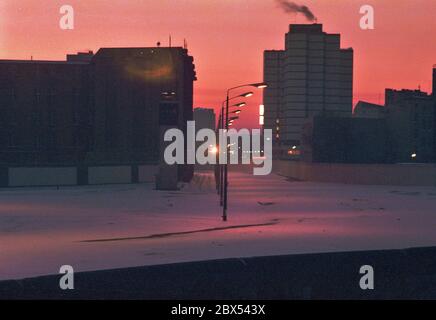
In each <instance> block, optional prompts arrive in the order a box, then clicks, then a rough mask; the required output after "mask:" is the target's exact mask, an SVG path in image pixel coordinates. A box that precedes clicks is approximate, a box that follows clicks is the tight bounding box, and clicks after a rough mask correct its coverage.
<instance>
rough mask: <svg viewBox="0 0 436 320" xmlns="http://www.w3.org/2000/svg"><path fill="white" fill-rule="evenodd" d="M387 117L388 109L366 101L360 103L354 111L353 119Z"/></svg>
mask: <svg viewBox="0 0 436 320" xmlns="http://www.w3.org/2000/svg"><path fill="white" fill-rule="evenodd" d="M386 115H387V108H385V107H384V106H382V105H379V104H375V103H369V102H365V101H359V102H358V103H357V105H356V107H355V108H354V111H353V117H355V118H368V119H384V118H386Z"/></svg>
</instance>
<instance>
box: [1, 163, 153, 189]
mask: <svg viewBox="0 0 436 320" xmlns="http://www.w3.org/2000/svg"><path fill="white" fill-rule="evenodd" d="M158 169H159V167H158V166H157V165H125V166H99V167H97V166H94V167H86V166H85V167H13V168H8V167H0V187H4V188H7V187H30V186H67V185H88V184H89V185H95V184H120V183H147V182H154V181H155V178H156V174H157V173H158Z"/></svg>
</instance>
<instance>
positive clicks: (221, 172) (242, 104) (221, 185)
mask: <svg viewBox="0 0 436 320" xmlns="http://www.w3.org/2000/svg"><path fill="white" fill-rule="evenodd" d="M251 94H252V92H246V93H243V94H240V95H237V96H234V97H231V98H229V101H231V100H234V99H238V98H242V97H247V96H250V95H251ZM226 103H227V100H225V101H223V102H222V103H221V114H220V128H221V129H222V130H224V129H226V130H227V129H228V128H227V127H226V125H225V124H224V123H225V122H224V121H225V115H224V108H225V104H226ZM246 105H247V104H246V103H245V102H239V103H236V104H234V105H232V106H231V107H237V108H242V107H245V106H246ZM236 111H239V112H241V110H240V109H238V110H235V113H236ZM220 149H221V148H220ZM224 153H225V154H226V155H227V148H226V149H225V152H224ZM226 159H227V157H226ZM218 176H219V186H218V189H219V195H220V206H221V207H222V206H223V205H224V165H222V164H219V174H218Z"/></svg>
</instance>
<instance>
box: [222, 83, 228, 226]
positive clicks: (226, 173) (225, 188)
mask: <svg viewBox="0 0 436 320" xmlns="http://www.w3.org/2000/svg"><path fill="white" fill-rule="evenodd" d="M225 127H226V139H225V140H226V141H225V148H226V163H225V164H224V206H223V221H227V193H228V178H229V177H228V176H229V169H228V160H229V147H228V144H229V143H228V140H227V134H228V131H229V92H228V91H227V98H226V123H225Z"/></svg>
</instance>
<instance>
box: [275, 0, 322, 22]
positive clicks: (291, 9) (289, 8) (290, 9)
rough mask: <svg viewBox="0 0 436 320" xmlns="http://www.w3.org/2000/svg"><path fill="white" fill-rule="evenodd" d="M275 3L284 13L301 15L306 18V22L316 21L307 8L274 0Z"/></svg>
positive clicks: (283, 0)
mask: <svg viewBox="0 0 436 320" xmlns="http://www.w3.org/2000/svg"><path fill="white" fill-rule="evenodd" d="M276 2H277V3H278V4H279V6H280V8H282V9H283V10H284V11H285V12H286V13H301V14H303V15H304V16H305V17H306V19H307V20H309V21H316V17H315V15H314V14H313V13H312V11H311V10H310V9H309V8H308V7H307V6H304V5H301V6H300V5H298V4H296V3H295V2H292V1H288V0H276Z"/></svg>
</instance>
